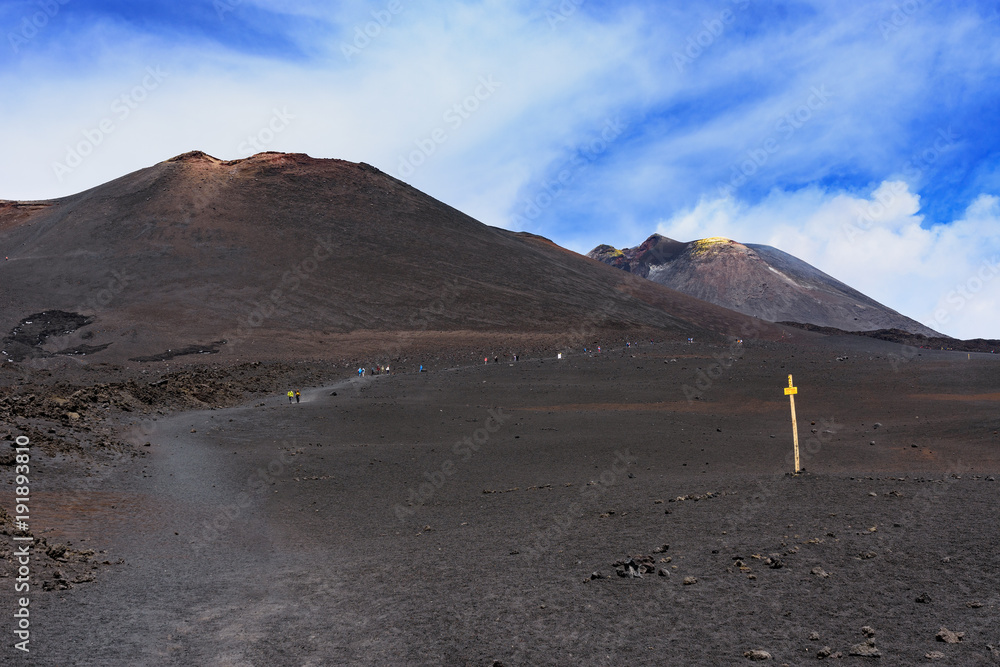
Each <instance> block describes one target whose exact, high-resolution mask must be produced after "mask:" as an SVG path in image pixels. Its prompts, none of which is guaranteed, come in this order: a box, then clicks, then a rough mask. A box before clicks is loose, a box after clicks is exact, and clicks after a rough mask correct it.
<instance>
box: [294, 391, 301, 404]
mask: <svg viewBox="0 0 1000 667" xmlns="http://www.w3.org/2000/svg"><path fill="white" fill-rule="evenodd" d="M301 395H302V394H300V393H299V392H298V390H296V391H295V402H296V403H298V402H299V396H301Z"/></svg>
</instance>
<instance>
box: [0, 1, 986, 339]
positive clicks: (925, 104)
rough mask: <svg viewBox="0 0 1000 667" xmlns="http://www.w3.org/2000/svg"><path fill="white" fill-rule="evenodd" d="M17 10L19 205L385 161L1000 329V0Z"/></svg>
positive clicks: (564, 234)
mask: <svg viewBox="0 0 1000 667" xmlns="http://www.w3.org/2000/svg"><path fill="white" fill-rule="evenodd" d="M960 4H961V6H960V7H958V8H956V7H953V6H952V5H951V3H944V2H932V1H929V0H926V1H925V0H906V1H900V0H893V1H892V2H850V3H837V2H832V1H830V2H820V1H814V2H768V3H764V2H755V1H753V0H718V1H715V2H704V3H685V2H643V1H634V2H627V1H625V2H597V1H595V0H583V1H580V0H560V1H554V0H553V1H549V2H546V1H545V0H543V1H542V2H515V1H508V2H501V1H498V0H485V1H482V2H419V1H412V2H411V1H407V0H385V1H384V2H368V3H366V2H341V3H328V2H318V1H315V2H313V1H309V0H306V1H302V2H290V1H287V0H271V1H265V0H259V1H258V0H204V1H200V2H184V1H180V2H167V1H159V0H154V1H150V2H130V1H126V0H118V1H115V2H111V1H103V2H98V1H89V0H32V1H24V2H20V1H15V2H11V1H7V2H2V3H0V28H2V37H3V42H2V44H0V85H2V86H3V90H4V91H5V94H4V95H3V97H2V98H0V120H2V127H3V128H4V130H5V131H4V139H5V141H4V150H3V153H2V159H0V198H5V199H22V200H25V199H42V198H50V197H57V196H63V195H68V194H72V193H74V192H79V191H81V190H84V189H86V188H89V187H92V186H94V185H97V184H100V183H102V182H105V181H107V180H110V179H112V178H115V177H117V176H120V175H122V174H125V173H128V172H130V171H134V170H136V169H140V168H142V167H145V166H149V165H150V164H153V163H155V162H159V161H161V160H164V159H167V158H169V157H172V156H174V155H177V154H179V153H182V152H185V151H188V150H193V149H199V150H204V151H206V152H208V153H210V154H212V155H215V156H217V157H220V158H223V159H235V158H241V157H247V156H249V155H250V154H252V153H254V152H257V151H258V150H277V151H294V152H303V153H308V154H309V155H312V156H314V157H334V158H342V159H348V160H354V161H364V162H368V163H371V164H374V165H376V166H377V167H379V168H381V169H382V170H383V171H386V172H387V173H390V174H392V175H394V176H396V177H398V178H401V179H403V180H405V181H407V182H409V183H411V184H412V185H414V186H415V187H417V188H419V189H421V190H424V191H425V192H427V193H429V194H431V195H433V196H435V197H437V198H439V199H441V200H443V201H445V202H447V203H448V204H451V205H452V206H455V207H456V208H458V209H460V210H463V211H465V212H466V213H468V214H470V215H472V216H473V217H476V218H477V219H479V220H482V221H483V222H485V223H488V224H492V225H497V226H501V227H505V228H510V229H518V230H526V231H531V232H534V233H538V234H542V235H544V236H547V237H549V238H551V239H553V240H554V241H556V242H557V243H560V244H562V245H564V246H566V247H569V248H572V249H574V250H577V251H580V252H586V251H588V250H589V249H591V248H592V247H593V246H595V245H597V244H598V243H610V244H612V245H616V246H619V247H621V246H627V245H628V246H630V245H635V244H637V243H640V242H641V241H642V240H644V239H645V238H646V237H647V236H648V235H649V234H651V233H653V232H659V233H662V234H666V235H668V236H671V237H673V238H677V239H679V240H692V239H694V238H701V237H705V236H728V237H731V238H734V239H736V240H739V241H743V242H749V243H768V244H771V245H775V246H777V247H779V248H781V249H782V250H785V251H787V252H791V253H793V254H795V255H797V256H799V257H801V258H802V259H804V260H806V261H808V262H810V263H812V264H814V265H816V266H817V267H819V268H820V269H822V270H824V271H826V272H827V273H830V274H831V275H833V276H835V277H836V278H839V279H841V280H843V281H844V282H847V283H848V284H850V285H852V286H854V287H856V288H858V289H860V290H862V291H863V292H865V293H867V294H869V295H871V296H872V297H874V298H876V299H878V300H880V301H882V302H883V303H885V304H887V305H889V306H891V307H893V308H895V309H897V310H899V311H900V312H903V313H904V314H906V315H909V316H910V317H913V318H915V319H918V320H920V321H921V322H924V323H925V324H928V325H929V326H931V327H933V328H935V329H937V330H939V331H942V332H944V333H946V334H949V335H953V336H959V337H963V338H967V337H974V336H982V337H992V338H1000V132H998V130H997V128H998V127H1000V16H998V5H997V4H996V3H995V2H964V3H960Z"/></svg>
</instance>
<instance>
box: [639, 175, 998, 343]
mask: <svg viewBox="0 0 1000 667" xmlns="http://www.w3.org/2000/svg"><path fill="white" fill-rule="evenodd" d="M919 210H920V197H919V196H918V195H917V194H915V193H912V192H910V190H909V186H908V185H907V184H906V183H905V182H902V181H885V182H883V183H881V184H880V185H879V186H878V187H877V188H875V189H874V190H873V191H872V192H871V194H870V195H868V196H858V195H854V194H849V193H844V192H828V191H825V190H822V189H819V188H808V189H805V190H800V191H797V192H784V191H774V192H772V193H771V195H770V196H768V197H767V198H766V199H765V200H763V201H762V202H760V203H759V204H756V205H747V204H745V203H742V202H739V201H737V200H734V199H732V198H716V199H703V200H702V201H700V202H699V203H698V204H697V205H696V206H694V207H693V208H691V209H689V210H685V211H682V212H679V213H678V214H676V215H674V216H672V217H671V218H669V219H668V220H665V221H663V222H661V223H660V224H659V225H658V228H657V231H658V232H659V233H660V234H663V235H665V236H669V237H671V238H674V239H677V240H680V241H690V240H694V239H698V238H704V237H707V236H726V237H729V238H732V239H734V240H737V241H740V242H743V243H762V244H766V245H771V246H774V247H776V248H778V249H780V250H783V251H785V252H788V253H790V254H792V255H794V256H796V257H798V258H800V259H802V260H804V261H806V262H809V263H810V264H812V265H813V266H815V267H817V268H818V269H820V270H822V271H824V272H826V273H828V274H830V275H831V276H833V277H834V278H836V279H838V280H840V281H842V282H844V283H846V284H847V285H850V286H851V287H854V288H855V289H857V290H860V291H861V292H862V293H864V294H867V295H868V296H871V297H872V298H874V299H875V300H877V301H879V302H881V303H883V304H885V305H887V306H889V307H890V308H893V309H895V310H897V311H899V312H901V313H902V314H904V315H907V316H909V317H912V318H913V319H916V320H918V321H920V322H922V323H924V324H926V325H927V326H929V327H931V328H932V329H935V330H937V331H940V332H942V333H944V334H947V335H950V336H954V337H957V338H1000V198H998V197H996V196H993V195H988V194H983V195H981V196H979V197H978V198H977V199H976V200H975V201H973V202H972V203H971V204H970V205H969V206H968V208H967V209H966V211H965V213H964V215H963V216H962V217H961V218H960V219H958V220H955V221H953V222H951V223H950V224H934V225H930V226H925V225H924V224H923V223H924V219H923V216H922V215H920V213H919Z"/></svg>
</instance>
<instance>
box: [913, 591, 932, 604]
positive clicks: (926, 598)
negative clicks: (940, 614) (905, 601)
mask: <svg viewBox="0 0 1000 667" xmlns="http://www.w3.org/2000/svg"><path fill="white" fill-rule="evenodd" d="M914 601H915V602H919V603H920V604H927V603H929V602H930V601H931V596H930V595H928V594H927V593H921V594H920V595H918V596H917V598H916V600H914Z"/></svg>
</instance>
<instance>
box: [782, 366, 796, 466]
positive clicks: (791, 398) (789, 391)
mask: <svg viewBox="0 0 1000 667" xmlns="http://www.w3.org/2000/svg"><path fill="white" fill-rule="evenodd" d="M797 393H799V389H798V387H796V386H794V385H792V376H791V374H790V373H789V375H788V386H787V387H785V396H787V397H788V402H789V403H790V404H791V406H792V441H793V442H794V444H795V474H796V475H798V474H799V425H798V422H796V421H795V394H797Z"/></svg>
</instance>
